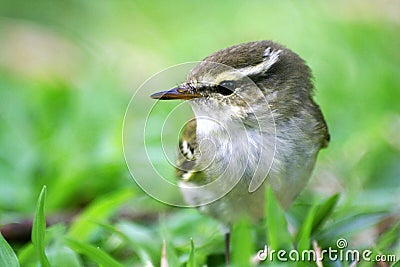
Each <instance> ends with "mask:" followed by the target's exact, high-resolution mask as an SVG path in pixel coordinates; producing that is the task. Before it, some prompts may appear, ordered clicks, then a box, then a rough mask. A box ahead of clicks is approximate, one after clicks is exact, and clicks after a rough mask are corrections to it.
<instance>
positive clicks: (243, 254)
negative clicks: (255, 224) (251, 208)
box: [231, 220, 254, 266]
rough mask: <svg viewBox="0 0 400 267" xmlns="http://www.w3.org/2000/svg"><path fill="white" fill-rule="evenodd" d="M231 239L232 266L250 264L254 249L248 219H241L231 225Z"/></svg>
mask: <svg viewBox="0 0 400 267" xmlns="http://www.w3.org/2000/svg"><path fill="white" fill-rule="evenodd" d="M231 240H232V263H233V266H250V260H251V256H252V253H254V249H253V244H252V240H251V227H250V223H249V221H248V220H241V221H239V222H237V223H236V224H235V225H234V226H233V229H232V239H231Z"/></svg>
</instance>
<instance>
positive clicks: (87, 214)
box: [69, 188, 135, 241]
mask: <svg viewBox="0 0 400 267" xmlns="http://www.w3.org/2000/svg"><path fill="white" fill-rule="evenodd" d="M134 194H135V193H134V191H133V190H132V189H130V188H129V189H123V190H120V191H117V192H114V193H112V194H109V195H107V196H103V197H101V198H98V199H96V200H94V201H93V202H92V203H91V204H90V205H89V206H88V207H87V208H86V209H85V210H84V211H83V212H81V213H80V214H79V216H78V218H77V219H76V220H75V222H74V223H72V225H71V227H70V230H69V236H70V237H71V238H73V239H76V240H80V241H86V240H88V239H89V237H90V236H91V234H93V232H95V231H96V227H93V225H94V223H101V222H105V221H106V219H107V218H108V217H109V216H110V215H111V214H112V213H113V212H115V210H117V208H118V207H119V206H120V205H121V204H122V203H124V202H126V201H128V200H129V199H131V198H132V197H133V196H134Z"/></svg>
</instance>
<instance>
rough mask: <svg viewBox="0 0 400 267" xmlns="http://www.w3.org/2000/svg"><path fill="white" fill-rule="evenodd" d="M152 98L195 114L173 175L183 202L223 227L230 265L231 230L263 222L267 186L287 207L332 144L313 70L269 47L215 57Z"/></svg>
mask: <svg viewBox="0 0 400 267" xmlns="http://www.w3.org/2000/svg"><path fill="white" fill-rule="evenodd" d="M151 98H153V99H157V100H185V101H187V102H188V103H189V105H190V106H191V108H192V110H193V113H194V118H193V119H192V120H190V121H188V122H187V123H186V124H185V126H184V128H183V130H182V131H181V136H180V138H179V147H178V155H177V164H176V176H177V178H178V181H179V185H180V187H181V191H182V194H183V198H184V200H185V201H186V202H187V203H188V204H189V205H191V206H193V207H197V208H198V209H199V210H200V212H202V213H205V214H207V215H209V216H211V217H213V218H215V219H217V220H218V221H219V222H221V224H222V225H224V229H225V245H226V261H227V263H229V235H230V229H231V228H232V225H233V224H234V223H235V222H237V221H238V220H240V219H241V218H243V217H247V218H249V219H250V220H251V221H254V222H257V221H259V220H261V219H263V218H264V205H265V190H266V187H267V186H270V187H271V188H272V191H273V192H274V194H275V196H276V199H277V200H278V202H279V204H280V205H281V207H282V208H284V209H286V208H288V207H289V206H290V205H291V203H292V202H293V201H294V199H295V198H296V197H297V196H298V194H299V193H300V192H301V191H302V190H303V188H304V187H305V186H306V184H307V182H308V180H309V178H310V176H311V174H312V170H313V168H314V165H315V162H316V158H317V155H318V153H319V151H320V149H322V148H325V147H327V146H328V143H329V141H330V134H329V131H328V127H327V124H326V121H325V119H324V116H323V114H322V112H321V109H320V107H319V106H318V105H317V104H316V102H315V101H314V85H313V76H312V72H311V69H310V68H309V67H308V65H307V64H306V62H305V61H304V60H303V59H302V58H301V57H300V56H299V55H298V54H296V53H295V52H293V51H292V50H290V49H288V48H286V47H285V46H283V45H281V44H279V43H277V42H274V41H271V40H261V41H253V42H248V43H242V44H237V45H233V46H230V47H227V48H225V49H222V50H220V51H217V52H215V53H213V54H211V55H209V56H207V57H206V58H205V59H203V60H202V61H200V62H199V63H198V64H197V65H196V66H195V67H194V68H193V69H192V70H191V71H190V72H189V73H188V75H187V77H186V80H185V81H183V82H182V83H180V84H179V85H178V86H176V87H173V88H172V89H169V90H166V91H161V92H158V93H154V94H152V95H151ZM189 189H190V190H189Z"/></svg>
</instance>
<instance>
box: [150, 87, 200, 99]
mask: <svg viewBox="0 0 400 267" xmlns="http://www.w3.org/2000/svg"><path fill="white" fill-rule="evenodd" d="M200 96H201V95H200V94H198V93H193V92H189V90H188V89H186V88H182V87H176V88H172V89H170V90H167V91H162V92H158V93H155V94H152V95H151V96H150V97H151V98H154V99H162V100H171V99H183V100H188V99H192V98H197V97H200Z"/></svg>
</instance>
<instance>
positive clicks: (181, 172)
mask: <svg viewBox="0 0 400 267" xmlns="http://www.w3.org/2000/svg"><path fill="white" fill-rule="evenodd" d="M198 156H199V147H198V144H197V138H196V120H195V119H193V120H191V121H190V122H188V123H187V124H186V125H185V127H184V128H183V130H182V134H181V136H180V139H179V147H178V156H177V168H176V176H177V177H178V179H180V180H183V181H190V182H201V181H204V176H203V173H202V172H199V171H196V165H197V159H198Z"/></svg>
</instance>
